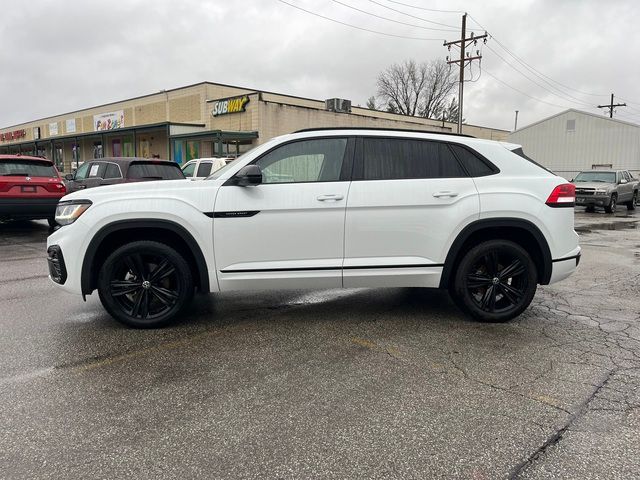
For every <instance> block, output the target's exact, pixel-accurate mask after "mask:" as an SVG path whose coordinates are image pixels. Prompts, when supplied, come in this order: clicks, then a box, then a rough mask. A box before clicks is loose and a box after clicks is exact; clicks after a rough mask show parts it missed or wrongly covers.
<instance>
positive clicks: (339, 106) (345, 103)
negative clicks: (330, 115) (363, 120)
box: [324, 98, 351, 113]
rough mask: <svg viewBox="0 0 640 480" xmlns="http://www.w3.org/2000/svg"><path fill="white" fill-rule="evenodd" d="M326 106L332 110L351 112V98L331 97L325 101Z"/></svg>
mask: <svg viewBox="0 0 640 480" xmlns="http://www.w3.org/2000/svg"><path fill="white" fill-rule="evenodd" d="M324 108H325V109H326V110H328V111H330V112H336V113H351V100H345V99H344V98H329V99H327V100H325V101H324Z"/></svg>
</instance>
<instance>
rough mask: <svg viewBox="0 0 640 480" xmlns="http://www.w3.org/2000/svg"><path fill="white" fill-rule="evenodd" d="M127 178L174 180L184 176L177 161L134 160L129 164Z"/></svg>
mask: <svg viewBox="0 0 640 480" xmlns="http://www.w3.org/2000/svg"><path fill="white" fill-rule="evenodd" d="M127 178H130V179H133V180H136V179H145V180H175V179H178V178H184V174H183V173H182V170H180V167H178V164H177V163H173V162H134V163H132V164H131V165H129V170H128V171H127Z"/></svg>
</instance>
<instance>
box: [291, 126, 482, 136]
mask: <svg viewBox="0 0 640 480" xmlns="http://www.w3.org/2000/svg"><path fill="white" fill-rule="evenodd" d="M325 130H376V131H382V132H384V131H392V132H409V133H433V134H437V135H451V136H454V137H467V138H476V137H474V136H473V135H467V134H464V133H453V132H434V131H433V130H414V129H410V128H383V127H317V128H303V129H302V130H296V131H295V132H293V133H303V132H318V131H325Z"/></svg>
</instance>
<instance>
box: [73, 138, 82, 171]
mask: <svg viewBox="0 0 640 480" xmlns="http://www.w3.org/2000/svg"><path fill="white" fill-rule="evenodd" d="M71 152H72V154H73V159H72V161H71V169H72V170H75V169H76V168H78V165H79V164H80V145H79V144H77V143H74V144H73V145H72V146H71Z"/></svg>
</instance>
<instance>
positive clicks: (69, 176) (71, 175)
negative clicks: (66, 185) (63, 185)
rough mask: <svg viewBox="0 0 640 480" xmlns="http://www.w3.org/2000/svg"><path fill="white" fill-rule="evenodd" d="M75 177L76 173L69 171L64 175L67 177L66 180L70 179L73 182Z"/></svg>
mask: <svg viewBox="0 0 640 480" xmlns="http://www.w3.org/2000/svg"><path fill="white" fill-rule="evenodd" d="M74 178H75V175H74V174H73V173H67V174H66V175H65V176H64V179H65V180H68V181H70V182H71V181H73V179H74Z"/></svg>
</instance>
